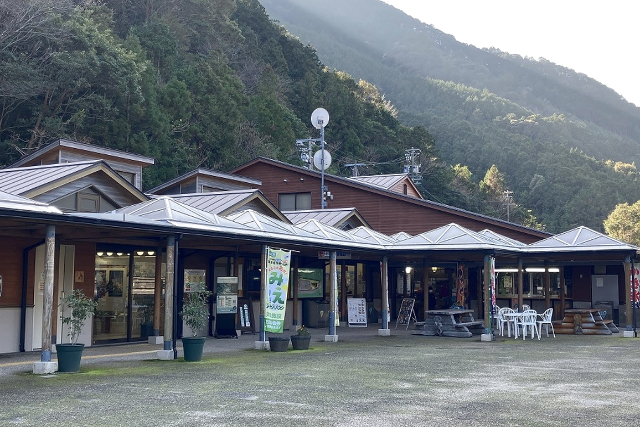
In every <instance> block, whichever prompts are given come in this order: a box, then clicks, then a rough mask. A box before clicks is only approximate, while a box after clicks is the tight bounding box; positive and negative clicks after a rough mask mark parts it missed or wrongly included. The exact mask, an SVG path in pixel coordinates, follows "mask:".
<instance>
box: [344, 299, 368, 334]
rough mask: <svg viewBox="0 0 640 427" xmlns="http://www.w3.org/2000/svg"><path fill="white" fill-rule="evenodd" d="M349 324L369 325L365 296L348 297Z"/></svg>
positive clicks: (355, 325)
mask: <svg viewBox="0 0 640 427" xmlns="http://www.w3.org/2000/svg"><path fill="white" fill-rule="evenodd" d="M347 309H348V319H349V326H350V327H351V326H354V327H363V328H366V327H367V301H366V300H365V299H364V298H347Z"/></svg>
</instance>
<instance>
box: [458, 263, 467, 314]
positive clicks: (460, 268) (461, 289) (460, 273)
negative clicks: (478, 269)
mask: <svg viewBox="0 0 640 427" xmlns="http://www.w3.org/2000/svg"><path fill="white" fill-rule="evenodd" d="M456 285H457V291H456V294H457V295H456V301H457V302H458V304H460V305H461V306H462V307H464V305H465V300H466V292H465V286H464V264H458V280H457V283H456Z"/></svg>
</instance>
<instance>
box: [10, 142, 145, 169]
mask: <svg viewBox="0 0 640 427" xmlns="http://www.w3.org/2000/svg"><path fill="white" fill-rule="evenodd" d="M56 147H67V148H73V149H75V150H81V151H87V152H89V153H91V154H92V155H96V154H101V155H105V156H107V157H116V158H120V159H126V160H131V161H134V162H137V163H145V164H147V165H152V164H154V163H155V160H154V159H153V158H152V157H147V156H142V155H140V154H134V153H128V152H126V151H122V150H116V149H114V148H107V147H101V146H99V145H92V144H85V143H84V142H78V141H71V140H68V139H58V140H56V141H53V142H52V143H50V144H47V145H45V146H44V147H42V148H40V149H39V150H37V151H35V152H33V153H31V154H29V155H28V156H24V157H23V158H21V159H20V160H18V161H17V162H15V163H14V164H12V165H11V166H9V167H10V168H13V167H18V166H21V165H24V164H26V163H28V162H29V161H31V160H33V159H36V158H38V157H40V156H42V155H43V154H45V153H47V152H49V151H51V150H53V149H55V148H56Z"/></svg>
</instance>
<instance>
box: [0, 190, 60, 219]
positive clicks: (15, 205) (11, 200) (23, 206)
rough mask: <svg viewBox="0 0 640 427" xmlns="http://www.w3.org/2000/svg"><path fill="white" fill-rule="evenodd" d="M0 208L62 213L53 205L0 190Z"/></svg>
mask: <svg viewBox="0 0 640 427" xmlns="http://www.w3.org/2000/svg"><path fill="white" fill-rule="evenodd" d="M0 209H18V210H23V211H32V212H42V213H56V214H62V211H61V210H60V209H58V208H56V207H55V206H49V205H48V204H46V203H42V202H37V201H35V200H31V199H27V198H26V197H20V196H14V195H13V194H9V193H6V192H4V191H0Z"/></svg>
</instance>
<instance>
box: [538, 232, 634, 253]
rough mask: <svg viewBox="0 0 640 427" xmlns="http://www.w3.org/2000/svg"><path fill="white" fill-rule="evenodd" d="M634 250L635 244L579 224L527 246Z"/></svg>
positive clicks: (558, 249)
mask: <svg viewBox="0 0 640 427" xmlns="http://www.w3.org/2000/svg"><path fill="white" fill-rule="evenodd" d="M603 250H604V251H606V250H618V251H625V250H629V251H635V250H638V248H637V247H636V246H633V245H630V244H628V243H625V242H621V241H620V240H616V239H614V238H612V237H609V236H607V235H604V234H602V233H599V232H597V231H595V230H592V229H590V228H587V227H584V226H580V227H576V228H574V229H572V230H569V231H565V232H564V233H560V234H556V235H555V236H551V237H549V238H547V239H544V240H541V241H539V242H535V243H532V244H530V245H528V246H527V251H528V252H546V251H549V252H572V251H603Z"/></svg>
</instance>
